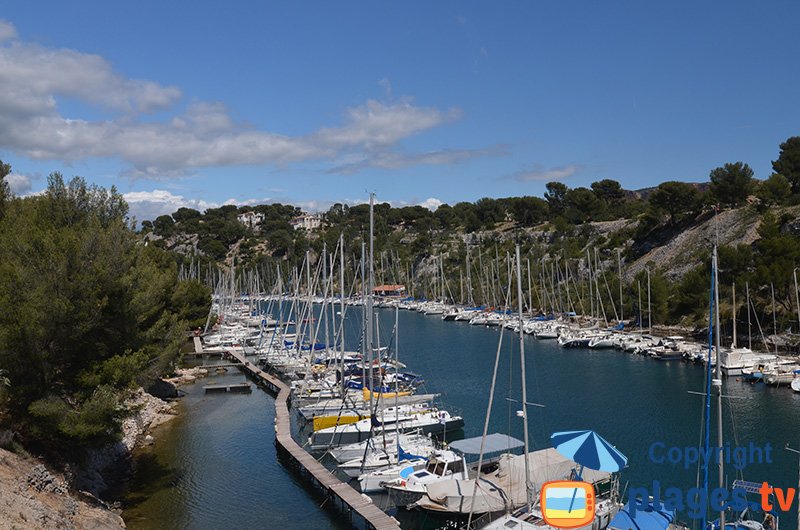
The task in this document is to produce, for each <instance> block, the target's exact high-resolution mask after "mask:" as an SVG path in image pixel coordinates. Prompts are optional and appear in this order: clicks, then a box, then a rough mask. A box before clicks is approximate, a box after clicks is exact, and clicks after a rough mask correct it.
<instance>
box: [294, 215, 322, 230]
mask: <svg viewBox="0 0 800 530" xmlns="http://www.w3.org/2000/svg"><path fill="white" fill-rule="evenodd" d="M291 224H292V226H293V227H294V229H295V230H300V229H301V228H303V229H305V230H306V231H308V232H311V231H314V230H316V229H317V228H319V227H320V226H322V217H320V216H319V215H318V214H309V213H304V214H303V215H299V216H297V217H295V218H294V219H292V221H291Z"/></svg>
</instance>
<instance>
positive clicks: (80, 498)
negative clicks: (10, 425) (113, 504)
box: [0, 449, 125, 530]
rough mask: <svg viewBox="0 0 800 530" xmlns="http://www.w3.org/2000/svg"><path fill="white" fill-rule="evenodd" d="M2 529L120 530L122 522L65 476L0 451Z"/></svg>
mask: <svg viewBox="0 0 800 530" xmlns="http://www.w3.org/2000/svg"><path fill="white" fill-rule="evenodd" d="M0 528H34V529H36V528H42V529H45V528H46V529H51V528H59V529H76V530H78V529H82V528H85V529H97V530H100V529H116V528H125V523H124V522H123V520H122V518H121V517H120V516H119V515H117V514H116V513H114V512H113V511H111V510H109V509H108V507H107V506H105V505H104V504H103V503H102V502H100V501H98V500H97V499H95V498H94V497H92V496H90V495H87V494H84V493H80V492H71V490H70V488H69V487H68V485H67V482H66V480H65V478H64V476H63V475H60V474H58V473H55V472H52V471H50V470H48V469H47V468H46V467H45V466H44V465H42V464H40V463H39V462H38V461H36V460H33V459H28V458H23V457H21V456H18V455H16V454H14V453H10V452H8V451H6V450H5V449H0Z"/></svg>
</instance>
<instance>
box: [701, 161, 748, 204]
mask: <svg viewBox="0 0 800 530" xmlns="http://www.w3.org/2000/svg"><path fill="white" fill-rule="evenodd" d="M710 178H711V195H712V196H713V197H714V198H715V199H716V200H717V201H719V202H720V203H721V204H724V205H728V206H738V205H740V204H743V203H744V202H745V201H746V200H747V197H748V196H749V195H750V193H752V191H753V186H754V184H755V183H754V181H753V170H752V169H751V168H750V166H748V165H747V164H745V163H744V162H734V163H732V164H725V165H724V166H722V167H718V168H716V169H713V170H711V175H710Z"/></svg>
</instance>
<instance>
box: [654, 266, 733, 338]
mask: <svg viewBox="0 0 800 530" xmlns="http://www.w3.org/2000/svg"><path fill="white" fill-rule="evenodd" d="M717 329H719V328H717ZM647 333H648V334H649V335H652V334H653V313H652V309H651V305H650V269H649V268H648V269H647ZM717 335H719V334H717Z"/></svg>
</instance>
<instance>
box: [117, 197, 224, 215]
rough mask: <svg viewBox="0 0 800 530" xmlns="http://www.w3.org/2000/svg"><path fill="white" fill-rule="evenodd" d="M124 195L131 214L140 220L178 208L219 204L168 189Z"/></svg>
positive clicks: (165, 213) (216, 205) (206, 207)
mask: <svg viewBox="0 0 800 530" xmlns="http://www.w3.org/2000/svg"><path fill="white" fill-rule="evenodd" d="M122 197H123V198H124V199H125V201H126V202H127V203H128V206H130V214H131V216H132V217H135V218H136V219H138V220H140V221H141V220H144V219H151V220H152V219H155V218H156V217H158V216H159V215H169V214H171V213H173V212H175V211H176V210H177V209H178V208H193V209H195V210H198V211H201V212H203V211H205V210H207V209H208V208H217V207H219V204H217V203H214V202H208V201H204V200H202V199H187V198H186V197H184V196H183V195H175V194H173V193H172V192H170V191H167V190H152V191H131V192H128V193H123V194H122Z"/></svg>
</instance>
